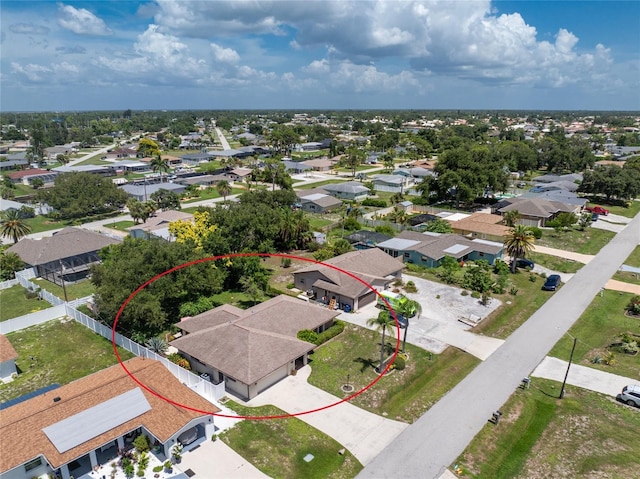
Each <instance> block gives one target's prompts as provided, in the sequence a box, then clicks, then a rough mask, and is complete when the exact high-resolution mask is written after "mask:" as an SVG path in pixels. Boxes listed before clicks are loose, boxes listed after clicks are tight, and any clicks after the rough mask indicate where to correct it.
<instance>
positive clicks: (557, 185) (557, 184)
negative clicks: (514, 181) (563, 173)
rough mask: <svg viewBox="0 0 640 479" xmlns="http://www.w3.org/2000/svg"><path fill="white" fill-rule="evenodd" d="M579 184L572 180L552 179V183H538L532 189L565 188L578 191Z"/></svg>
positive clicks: (541, 190)
mask: <svg viewBox="0 0 640 479" xmlns="http://www.w3.org/2000/svg"><path fill="white" fill-rule="evenodd" d="M578 186H579V185H578V184H577V183H573V182H571V181H552V182H551V183H536V184H535V185H534V188H532V190H535V191H536V192H544V191H553V190H565V191H571V192H575V191H578Z"/></svg>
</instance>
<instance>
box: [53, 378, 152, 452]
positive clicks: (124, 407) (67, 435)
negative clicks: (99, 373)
mask: <svg viewBox="0 0 640 479" xmlns="http://www.w3.org/2000/svg"><path fill="white" fill-rule="evenodd" d="M149 410H151V405H150V404H149V402H148V401H147V399H146V398H145V397H144V394H142V390H141V389H140V388H135V389H132V390H131V391H127V392H126V393H124V394H120V395H119V396H116V397H114V398H112V399H109V400H108V401H104V402H103V403H100V404H98V405H96V406H93V407H91V408H89V409H86V410H84V411H82V412H79V413H78V414H74V415H73V416H71V417H68V418H67V419H63V420H62V421H59V422H57V423H55V424H52V425H51V426H47V427H45V428H44V429H43V430H42V431H43V432H44V433H45V434H46V435H47V437H48V438H49V440H50V441H51V442H52V443H53V445H54V446H55V447H56V449H57V450H58V451H59V452H60V453H63V452H66V451H68V450H70V449H73V448H74V447H76V446H79V445H80V444H82V443H84V442H87V441H89V440H91V439H93V438H94V437H96V436H99V435H100V434H103V433H105V432H107V431H109V430H111V429H113V428H115V427H117V426H119V425H120V424H124V423H125V422H127V421H130V420H131V419H134V418H136V417H138V416H140V415H142V414H144V413H145V412H147V411H149Z"/></svg>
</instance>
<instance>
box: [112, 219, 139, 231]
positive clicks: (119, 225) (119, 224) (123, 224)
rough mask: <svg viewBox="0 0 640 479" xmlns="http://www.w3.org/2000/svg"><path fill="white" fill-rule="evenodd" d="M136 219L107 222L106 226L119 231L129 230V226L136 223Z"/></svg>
mask: <svg viewBox="0 0 640 479" xmlns="http://www.w3.org/2000/svg"><path fill="white" fill-rule="evenodd" d="M135 224H136V223H135V221H127V220H125V221H115V222H113V223H108V224H105V225H104V226H105V227H106V228H111V229H112V230H118V231H127V228H129V227H131V226H133V225H135Z"/></svg>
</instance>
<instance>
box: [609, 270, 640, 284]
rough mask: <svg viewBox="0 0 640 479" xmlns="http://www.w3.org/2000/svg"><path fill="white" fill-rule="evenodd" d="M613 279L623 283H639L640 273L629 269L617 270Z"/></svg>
mask: <svg viewBox="0 0 640 479" xmlns="http://www.w3.org/2000/svg"><path fill="white" fill-rule="evenodd" d="M613 279H615V280H618V281H622V282H624V283H631V284H640V274H638V273H631V272H630V271H618V272H616V273H615V274H614V275H613Z"/></svg>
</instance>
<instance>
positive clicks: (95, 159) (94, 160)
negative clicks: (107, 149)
mask: <svg viewBox="0 0 640 479" xmlns="http://www.w3.org/2000/svg"><path fill="white" fill-rule="evenodd" d="M105 155H106V153H97V154H95V155H93V156H91V157H89V158H87V159H86V160H84V161H81V162H80V163H77V165H110V164H111V163H109V162H108V161H104V160H102V157H103V156H105Z"/></svg>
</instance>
